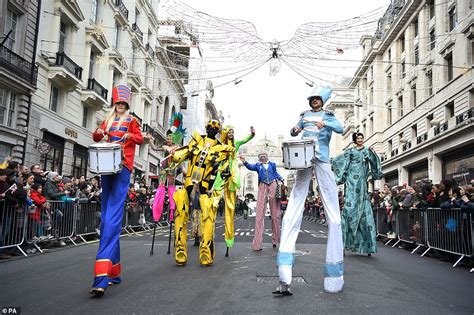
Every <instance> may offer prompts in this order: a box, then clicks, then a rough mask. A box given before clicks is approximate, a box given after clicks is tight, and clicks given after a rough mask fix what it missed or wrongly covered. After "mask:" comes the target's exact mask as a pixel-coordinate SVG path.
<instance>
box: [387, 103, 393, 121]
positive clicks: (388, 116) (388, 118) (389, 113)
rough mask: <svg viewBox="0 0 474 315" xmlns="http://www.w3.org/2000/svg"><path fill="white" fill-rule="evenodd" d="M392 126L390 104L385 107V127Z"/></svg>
mask: <svg viewBox="0 0 474 315" xmlns="http://www.w3.org/2000/svg"><path fill="white" fill-rule="evenodd" d="M391 125H392V102H390V103H388V106H387V127H388V126H391Z"/></svg>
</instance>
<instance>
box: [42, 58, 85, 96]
mask: <svg viewBox="0 0 474 315" xmlns="http://www.w3.org/2000/svg"><path fill="white" fill-rule="evenodd" d="M48 78H49V79H51V80H52V81H54V83H55V84H57V85H58V86H60V87H62V88H64V89H65V90H67V91H73V90H74V89H75V88H76V86H77V85H78V84H80V83H81V81H82V67H80V66H79V65H78V64H76V63H75V62H74V61H73V60H72V59H71V58H69V57H68V56H67V55H66V54H65V53H64V52H63V51H61V52H57V53H56V62H55V63H54V65H53V66H51V67H50V68H49V73H48Z"/></svg>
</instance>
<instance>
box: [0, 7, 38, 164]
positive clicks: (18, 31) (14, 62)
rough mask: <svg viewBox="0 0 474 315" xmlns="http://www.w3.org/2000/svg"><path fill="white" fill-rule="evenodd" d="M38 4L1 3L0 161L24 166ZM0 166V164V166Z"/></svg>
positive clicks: (34, 70) (34, 75)
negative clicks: (18, 163)
mask: <svg viewBox="0 0 474 315" xmlns="http://www.w3.org/2000/svg"><path fill="white" fill-rule="evenodd" d="M40 11H41V1H22V0H4V1H0V35H1V37H0V160H1V162H3V160H4V159H5V157H7V156H11V157H12V158H13V159H14V160H16V161H18V162H20V163H23V162H24V161H25V159H26V155H27V154H26V152H27V151H26V142H27V132H28V124H29V114H30V110H31V97H32V95H33V93H34V92H35V90H36V82H37V74H38V69H37V67H36V65H35V63H36V54H35V50H36V47H37V45H38V23H39V19H40ZM1 162H0V163H1Z"/></svg>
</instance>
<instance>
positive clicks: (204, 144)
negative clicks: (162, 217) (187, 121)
mask: <svg viewBox="0 0 474 315" xmlns="http://www.w3.org/2000/svg"><path fill="white" fill-rule="evenodd" d="M220 129H221V125H220V123H219V121H217V120H214V119H212V120H210V121H209V122H208V123H207V125H206V135H199V134H198V133H197V132H194V133H193V135H192V139H191V141H190V142H189V143H188V145H187V146H186V147H184V148H182V149H179V150H176V151H175V152H174V153H173V162H174V163H175V166H177V165H179V164H181V163H182V162H184V161H185V160H189V163H188V168H187V172H186V178H185V182H184V186H185V187H184V188H182V189H180V190H178V191H176V192H175V194H174V200H175V202H176V210H175V220H174V222H175V226H174V231H175V260H176V263H177V264H178V265H184V264H186V262H187V260H188V253H187V244H186V240H187V224H188V220H189V196H190V195H191V192H192V190H193V185H194V184H196V183H197V184H199V192H200V194H201V195H200V197H199V205H200V206H201V229H202V239H201V243H200V245H199V261H200V263H201V265H202V266H210V265H212V263H213V262H214V253H215V250H214V222H215V220H216V214H217V207H216V206H215V202H214V199H215V198H220V193H219V192H216V193H213V191H212V189H211V188H212V185H213V184H214V181H215V179H216V175H217V171H218V168H219V165H220V164H221V162H223V161H224V160H226V159H228V158H229V154H230V153H232V152H234V150H235V149H234V147H232V146H229V145H223V144H221V143H220V142H219V140H217V139H216V136H217V134H218V133H219V131H220Z"/></svg>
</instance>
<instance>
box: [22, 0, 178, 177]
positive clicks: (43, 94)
mask: <svg viewBox="0 0 474 315" xmlns="http://www.w3.org/2000/svg"><path fill="white" fill-rule="evenodd" d="M31 2H33V1H31ZM157 7H158V1H157V0H152V1H147V0H105V1H102V0H100V1H99V0H91V1H77V0H68V1H66V0H56V1H43V7H42V10H41V17H42V18H41V21H40V28H39V42H38V47H37V50H36V55H35V56H36V61H37V64H38V66H39V70H38V84H37V91H36V93H35V94H34V95H33V96H32V106H31V111H30V120H29V129H28V143H27V152H28V154H27V158H26V160H25V163H26V165H32V164H40V165H41V167H43V168H44V169H45V170H55V171H58V172H60V173H62V174H71V175H74V176H80V175H85V174H87V159H88V155H87V147H88V145H89V144H91V142H92V140H91V131H92V130H93V129H95V128H96V127H97V126H98V125H99V124H100V123H101V122H102V120H103V118H104V116H105V114H106V113H107V112H108V111H109V110H110V105H111V96H112V95H111V90H112V87H113V86H114V85H116V84H118V83H125V84H127V85H128V86H129V87H130V88H131V90H132V101H131V112H132V115H134V116H135V117H136V118H137V119H138V120H139V122H140V124H141V125H142V128H143V133H147V132H149V133H152V134H153V135H154V136H155V141H156V144H158V145H160V144H162V143H163V142H164V141H165V132H166V130H167V129H168V128H169V122H168V121H169V117H170V116H171V115H172V114H173V113H174V112H176V111H179V110H180V109H181V108H182V106H183V104H185V103H184V99H183V93H184V86H183V81H182V78H181V77H180V76H179V74H178V73H177V71H175V70H174V68H175V65H174V64H173V63H172V61H171V60H170V59H169V57H168V55H167V53H166V50H165V49H164V48H163V47H162V45H161V44H160V42H159V40H158V38H157V33H158V25H159V22H158V18H157V13H156V8H157ZM162 157H163V152H162V151H153V150H150V149H149V145H148V144H145V145H142V146H140V148H139V149H138V150H137V151H136V156H135V165H134V166H135V170H134V176H135V177H141V176H143V175H147V174H156V173H157V168H158V165H159V161H160V158H162Z"/></svg>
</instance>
